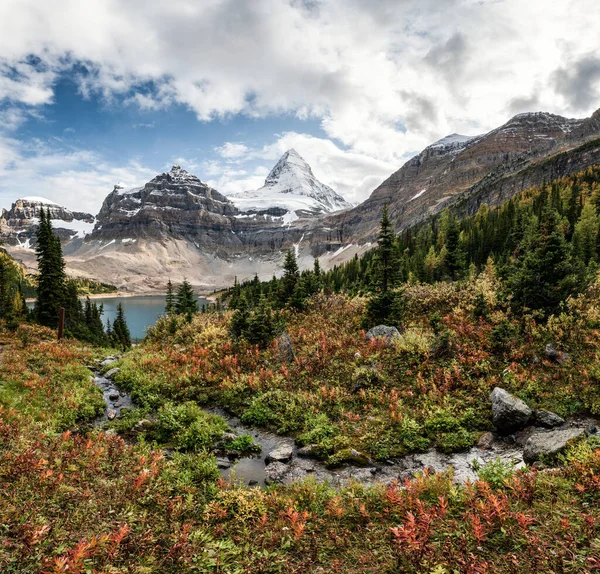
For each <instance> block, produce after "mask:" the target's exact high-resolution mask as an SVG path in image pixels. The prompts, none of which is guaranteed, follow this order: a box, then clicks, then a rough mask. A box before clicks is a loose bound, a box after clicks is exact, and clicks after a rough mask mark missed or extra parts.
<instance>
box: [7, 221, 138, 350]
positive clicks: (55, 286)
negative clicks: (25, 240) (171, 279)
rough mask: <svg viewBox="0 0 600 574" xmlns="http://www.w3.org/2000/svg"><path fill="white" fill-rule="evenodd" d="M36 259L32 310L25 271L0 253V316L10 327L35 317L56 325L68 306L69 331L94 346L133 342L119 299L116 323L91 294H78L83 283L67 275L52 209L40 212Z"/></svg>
mask: <svg viewBox="0 0 600 574" xmlns="http://www.w3.org/2000/svg"><path fill="white" fill-rule="evenodd" d="M35 252H36V259H37V263H38V276H37V289H36V300H35V304H34V307H33V309H32V310H31V311H28V309H27V306H26V304H25V290H24V287H23V286H24V284H25V283H26V282H25V278H24V273H23V272H22V270H20V268H19V266H18V265H17V264H16V263H15V262H14V261H13V260H12V259H11V258H10V257H9V256H8V255H7V254H6V253H5V252H2V253H0V318H3V319H5V320H6V321H7V324H8V325H9V326H17V325H18V324H19V323H20V322H23V321H30V322H35V323H38V324H40V325H43V326H45V327H49V328H51V329H56V328H57V327H58V321H59V310H60V309H61V308H64V309H65V335H66V336H70V337H75V338H77V339H81V340H82V341H87V342H90V343H93V344H95V345H100V346H107V347H115V348H121V349H126V348H128V347H130V346H131V336H130V333H129V327H128V326H127V322H126V320H125V313H124V311H123V306H122V305H121V304H120V303H119V305H118V307H117V315H116V318H115V320H114V321H113V323H112V324H111V323H110V321H108V320H107V321H106V323H104V322H103V320H102V315H103V313H104V308H103V305H99V306H98V305H97V304H96V303H95V302H94V301H91V300H90V298H89V297H87V298H86V299H85V302H84V303H82V302H81V300H80V299H79V289H78V286H79V282H78V281H77V280H74V279H70V278H68V277H67V275H66V273H65V262H64V258H63V253H62V246H61V243H60V239H59V237H58V236H57V235H56V233H54V230H53V228H52V222H51V219H50V213H49V211H47V212H45V211H44V210H41V212H40V222H39V226H38V229H37V232H36V249H35Z"/></svg>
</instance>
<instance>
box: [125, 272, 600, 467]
mask: <svg viewBox="0 0 600 574" xmlns="http://www.w3.org/2000/svg"><path fill="white" fill-rule="evenodd" d="M596 290H597V288H596V287H594V288H592V289H591V291H590V293H589V294H587V295H586V296H585V297H581V298H579V299H576V300H572V301H570V302H569V305H568V306H567V307H565V312H564V313H562V314H561V315H559V316H557V317H554V318H552V320H551V321H549V322H548V323H547V324H538V323H537V322H536V321H535V319H534V318H533V317H526V318H524V319H522V318H519V319H517V318H515V317H513V316H511V315H510V313H509V312H508V311H507V310H506V309H504V308H503V307H502V306H501V305H500V304H498V303H497V301H496V294H495V282H494V278H493V274H492V273H491V272H490V273H488V275H484V276H481V277H480V278H479V279H477V280H473V281H471V282H470V283H468V284H466V285H464V286H463V287H456V286H452V285H449V284H443V283H441V284H438V285H435V286H411V287H409V289H408V299H409V302H408V305H407V307H408V309H409V310H410V312H409V315H408V317H407V328H406V330H405V331H404V332H403V333H402V335H401V337H400V338H399V339H398V340H397V341H396V342H395V343H394V345H392V346H391V347H388V346H386V345H385V344H384V343H382V342H368V341H367V340H366V338H365V333H364V331H363V330H361V327H360V325H361V318H362V314H363V307H364V302H363V301H361V300H359V299H347V298H345V297H342V296H333V297H318V298H316V299H315V300H314V301H313V302H312V304H311V305H310V307H309V309H308V311H307V312H304V313H288V314H287V331H288V333H289V335H290V338H291V341H292V343H293V346H294V353H295V358H294V360H293V361H291V362H289V361H288V362H286V361H284V360H283V359H282V356H281V355H282V353H281V352H280V350H279V349H278V348H277V345H276V344H275V345H272V346H271V347H270V348H268V349H266V350H264V351H259V350H257V349H256V348H255V347H253V346H249V345H243V344H241V345H234V344H232V342H231V340H230V338H229V335H228V321H229V315H227V314H225V315H222V316H218V315H198V316H197V317H195V318H194V320H193V322H192V323H191V324H187V323H185V320H184V319H183V318H181V319H178V320H174V321H175V323H172V322H171V320H169V319H163V320H161V321H160V322H159V323H158V324H157V326H156V327H155V328H154V329H153V330H152V331H151V334H150V337H149V340H148V341H147V342H146V343H145V344H144V345H142V346H140V347H138V348H137V349H135V350H134V351H132V352H131V353H129V354H128V355H127V356H126V357H125V358H124V359H123V360H122V361H121V363H120V364H119V366H120V367H121V372H120V374H119V375H118V376H117V380H118V382H119V383H120V384H122V385H123V386H124V387H126V388H128V389H129V390H130V391H131V393H132V396H133V398H134V400H135V401H136V402H137V403H138V404H139V405H141V406H142V409H141V411H140V413H139V414H138V416H147V414H148V413H149V412H151V411H153V410H156V409H159V408H161V407H162V406H163V405H164V404H165V403H183V402H186V401H194V402H196V403H199V404H202V403H211V404H213V403H218V404H220V405H221V406H223V407H226V408H227V409H228V410H230V411H232V412H234V413H236V414H237V415H239V416H241V419H242V421H244V422H245V423H248V424H252V425H258V426H266V427H270V428H272V429H274V430H276V431H277V432H279V433H288V434H292V435H294V436H295V437H296V438H297V440H298V442H299V443H300V444H313V445H316V446H315V448H316V450H317V452H318V453H319V454H320V456H321V457H323V458H324V459H326V460H327V461H328V462H330V463H338V462H342V461H343V460H345V459H346V458H347V457H348V453H349V452H350V450H351V449H355V450H358V451H360V452H363V453H365V454H367V455H368V456H370V457H372V458H375V459H388V458H390V457H395V456H399V455H403V454H407V453H410V452H415V451H422V450H425V449H427V448H429V447H432V446H435V447H436V448H438V449H439V450H441V451H444V452H452V451H458V450H464V449H465V448H468V447H470V446H472V445H473V444H475V443H476V441H477V439H478V437H479V436H480V435H481V433H482V432H483V431H486V430H490V429H491V428H492V422H491V407H490V401H489V398H488V397H489V393H490V391H491V390H492V389H493V388H494V387H495V386H501V387H504V388H506V389H507V390H509V391H511V392H514V393H515V394H517V395H518V396H520V397H521V398H523V399H524V400H526V401H527V402H528V403H529V404H530V405H531V406H533V407H541V408H544V409H548V410H552V411H555V412H556V413H558V414H559V415H561V416H564V417H570V416H575V415H580V414H589V413H591V414H598V413H599V412H600V398H599V395H598V380H599V379H598V377H599V376H600V361H599V360H598V353H597V349H598V346H599V344H600V330H599V328H598V327H599V326H600V312H599V310H598V308H597V307H596V306H595V301H596ZM478 293H484V294H485V297H486V298H487V304H486V311H485V316H484V317H477V316H475V313H474V310H475V299H476V295H477V294H478ZM550 342H552V343H554V344H556V345H557V347H558V348H559V349H560V350H562V351H567V352H568V353H569V354H570V357H571V359H570V361H565V362H564V363H562V364H559V363H557V362H550V361H549V360H547V359H546V356H545V354H544V349H545V346H546V344H547V343H550ZM133 422H134V421H133V420H132V424H133Z"/></svg>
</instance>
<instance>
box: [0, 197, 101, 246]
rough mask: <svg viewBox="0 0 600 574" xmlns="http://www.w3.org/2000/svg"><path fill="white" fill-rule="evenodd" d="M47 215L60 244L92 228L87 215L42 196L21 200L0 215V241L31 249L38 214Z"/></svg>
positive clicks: (89, 216) (33, 244) (83, 234)
mask: <svg viewBox="0 0 600 574" xmlns="http://www.w3.org/2000/svg"><path fill="white" fill-rule="evenodd" d="M42 209H43V210H44V212H49V213H50V218H51V220H52V225H53V226H54V229H55V231H56V233H57V234H58V236H59V237H60V238H61V241H63V242H64V243H66V242H70V241H73V240H77V239H83V238H84V237H85V236H86V235H87V234H88V233H91V231H92V229H93V228H94V223H95V218H94V216H93V215H91V214H90V213H83V212H80V211H71V210H70V209H67V208H66V207H63V206H62V205H59V204H58V203H56V202H54V201H51V200H49V199H46V198H44V197H33V196H32V197H23V198H21V199H18V200H17V201H15V202H14V203H13V204H12V206H11V208H10V209H2V214H1V215H0V239H2V241H4V243H6V245H8V246H13V247H22V248H25V249H27V248H33V247H35V234H36V231H37V228H38V224H39V219H40V212H41V210H42Z"/></svg>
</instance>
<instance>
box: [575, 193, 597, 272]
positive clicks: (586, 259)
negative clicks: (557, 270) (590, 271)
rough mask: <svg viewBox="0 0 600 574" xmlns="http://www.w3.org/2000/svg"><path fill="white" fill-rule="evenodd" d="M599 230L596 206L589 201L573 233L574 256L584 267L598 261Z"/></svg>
mask: <svg viewBox="0 0 600 574" xmlns="http://www.w3.org/2000/svg"><path fill="white" fill-rule="evenodd" d="M598 230H599V219H598V215H597V213H596V206H595V205H594V203H593V202H592V201H588V202H587V203H586V204H585V206H584V207H583V210H582V211H581V217H580V218H579V221H578V222H577V223H576V225H575V231H574V233H573V250H574V254H575V256H576V257H577V258H578V259H579V260H581V262H582V263H583V264H584V265H587V264H588V263H590V261H596V260H597V250H596V242H597V238H598Z"/></svg>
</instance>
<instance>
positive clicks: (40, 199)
mask: <svg viewBox="0 0 600 574" xmlns="http://www.w3.org/2000/svg"><path fill="white" fill-rule="evenodd" d="M21 199H22V200H23V201H27V202H29V203H41V204H42V205H60V204H58V203H56V201H52V200H50V199H47V198H45V197H39V196H36V195H28V196H27V197H22V198H21Z"/></svg>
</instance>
